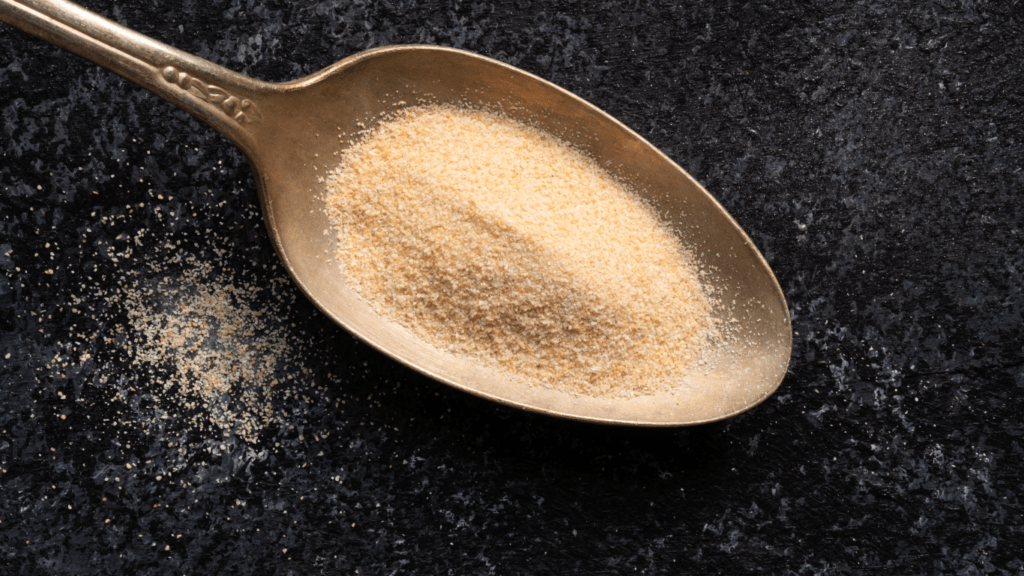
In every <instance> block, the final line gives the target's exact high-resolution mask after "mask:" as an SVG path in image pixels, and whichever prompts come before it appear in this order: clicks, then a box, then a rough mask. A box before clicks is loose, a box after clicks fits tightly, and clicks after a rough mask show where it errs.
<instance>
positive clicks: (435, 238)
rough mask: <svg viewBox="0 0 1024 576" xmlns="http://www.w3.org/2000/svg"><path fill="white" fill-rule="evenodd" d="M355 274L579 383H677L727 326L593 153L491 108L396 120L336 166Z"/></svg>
mask: <svg viewBox="0 0 1024 576" xmlns="http://www.w3.org/2000/svg"><path fill="white" fill-rule="evenodd" d="M326 203H327V213H328V215H329V217H330V219H331V221H332V223H333V224H334V226H335V227H336V229H337V233H338V236H337V237H338V241H339V243H338V246H339V250H338V256H339V260H340V263H341V267H342V272H343V273H344V275H345V276H346V279H347V281H348V282H349V284H350V285H351V286H352V287H353V289H354V290H356V292H357V293H359V294H360V295H361V296H362V297H363V298H364V299H365V300H366V301H367V302H368V303H369V304H370V305H371V306H372V307H373V308H374V309H375V310H376V311H377V313H378V314H380V315H381V316H382V317H384V318H387V319H389V320H391V321H393V322H396V323H398V324H399V325H401V326H404V327H405V328H407V329H409V330H411V331H412V332H414V333H415V334H416V335H418V336H419V337H420V338H422V339H423V340H424V341H426V342H427V343H429V344H431V345H432V346H434V347H436V348H438V349H441V350H444V351H446V352H448V353H451V354H454V355H457V356H460V357H464V358H468V359H470V360H472V361H474V362H477V363H480V364H482V365H486V366H488V367H490V368H493V369H495V370H498V371H501V372H503V373H505V374H506V375H508V376H510V377H513V378H517V379H520V380H525V381H527V382H531V383H534V384H538V385H543V386H548V387H553V388H558V389H562V390H565V391H568V392H571V393H579V394H613V395H636V394H647V393H651V392H653V391H655V390H656V389H661V388H663V387H665V386H673V385H678V384H679V383H680V381H681V378H682V377H683V376H684V375H685V374H686V373H687V372H688V371H689V370H692V369H694V368H695V367H696V366H697V365H698V364H699V363H700V362H701V358H702V355H703V354H704V353H705V352H706V351H707V350H708V349H709V348H710V347H711V346H712V345H713V344H714V342H715V341H716V339H718V338H719V337H720V336H719V332H718V330H717V327H716V325H715V322H714V321H713V319H712V315H711V313H712V302H711V300H710V298H709V296H708V294H707V293H706V292H705V290H704V289H703V288H702V286H701V284H700V282H699V277H698V274H697V272H696V271H695V269H694V267H693V266H692V264H691V259H690V257H689V255H688V254H687V252H686V251H685V250H684V249H683V248H682V247H681V246H680V244H679V242H678V240H677V239H676V238H675V236H674V235H673V234H672V233H671V232H670V231H668V230H667V229H666V228H664V227H663V226H662V225H661V224H660V222H659V220H658V218H657V216H656V214H655V213H654V211H653V210H652V209H651V208H650V207H648V206H647V205H645V204H644V203H643V202H642V201H640V200H639V199H638V197H637V196H636V195H635V194H634V193H633V192H632V191H630V190H629V189H628V188H627V187H625V186H623V185H622V184H621V183H619V182H618V181H617V180H616V179H615V178H613V177H612V176H611V175H609V174H608V173H607V172H605V171H604V170H602V169H601V168H600V167H599V166H598V165H597V163H596V162H594V161H593V160H592V159H590V158H588V157H586V156H585V155H583V154H582V153H580V152H578V151H576V150H574V149H573V148H571V147H569V146H568V145H567V144H565V143H563V142H562V141H560V140H558V139H556V138H554V137H552V136H551V135H549V134H547V133H545V132H542V131H540V130H538V129H535V128H532V127H530V126H527V125H524V124H521V123H518V122H515V121H512V120H509V119H507V118H505V117H503V116H499V115H497V114H494V113H491V112H485V111H480V110H470V109H462V108H454V107H448V106H420V107H415V108H410V109H407V110H405V111H403V112H400V113H398V114H396V115H395V116H393V117H391V118H388V119H385V120H384V121H382V122H381V123H380V124H378V125H377V126H376V128H374V129H372V130H369V131H368V132H367V133H366V134H365V136H364V138H363V139H362V140H360V141H359V142H357V143H356V144H355V145H353V146H352V147H350V148H349V149H348V150H346V152H345V153H344V154H343V155H342V156H341V163H340V165H339V166H338V167H337V169H336V170H334V171H333V172H332V173H331V174H330V177H329V179H328V190H327V195H326Z"/></svg>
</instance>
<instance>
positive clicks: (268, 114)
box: [0, 0, 792, 426]
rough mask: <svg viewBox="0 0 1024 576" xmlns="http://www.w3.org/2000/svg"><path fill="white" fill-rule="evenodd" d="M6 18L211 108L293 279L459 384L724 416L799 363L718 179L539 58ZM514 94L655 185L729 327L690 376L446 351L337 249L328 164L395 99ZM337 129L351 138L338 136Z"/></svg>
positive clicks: (697, 418)
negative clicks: (539, 375)
mask: <svg viewBox="0 0 1024 576" xmlns="http://www.w3.org/2000/svg"><path fill="white" fill-rule="evenodd" d="M0 20H2V21H4V22H7V23H9V24H12V25H14V26H16V27H18V28H21V29H22V30H24V31H26V32H28V33H30V34H34V35H36V36H38V37H40V38H43V39H45V40H47V41H49V42H52V43H54V44H56V45H58V46H61V47H63V48H65V49H68V50H70V51H72V52H74V53H76V54H78V55H80V56H83V57H85V58H87V59H89V60H91V61H93V62H95V63H97V64H99V65H101V66H103V67H105V68H107V69H109V70H111V71H113V72H116V73H117V74H120V75H121V76H124V77H125V78H127V79H128V80H130V81H132V82H135V83H137V84H139V85H140V86H142V87H144V88H146V89H147V90H149V91H151V92H153V93H154V94H156V95H158V96H160V97H161V98H164V99H165V100H168V101H169V102H171V103H173V104H175V105H177V106H179V107H181V108H182V109H184V110H186V111H188V112H189V113H191V114H193V115H194V116H196V117H197V118H199V119H200V120H202V121H204V122H206V123H207V124H209V125H210V126H212V127H213V128H214V129H216V130H217V131H219V132H220V133H221V134H223V135H225V136H226V137H228V138H229V139H230V140H231V141H232V142H234V143H235V144H237V145H238V146H239V147H240V148H241V149H242V150H243V151H244V152H245V154H246V156H247V157H248V159H249V162H250V164H251V166H252V169H253V171H254V172H255V174H256V182H257V183H258V187H259V196H260V200H261V203H262V205H263V213H264V218H265V221H266V226H267V231H268V232H269V233H270V238H271V240H272V241H273V244H274V247H275V248H276V250H277V253H278V255H279V256H280V258H281V261H282V262H283V263H284V266H285V268H286V269H287V270H288V272H289V273H290V274H291V276H292V278H293V279H294V281H295V283H296V284H298V286H299V287H300V288H301V289H302V291H303V292H304V293H305V294H306V296H308V297H309V299H310V300H312V301H313V302H314V303H315V304H316V305H317V306H318V307H319V308H320V309H321V310H322V311H323V312H324V313H325V314H327V315H328V316H329V317H330V318H331V319H333V320H334V321H335V322H337V323H338V324H340V325H341V326H343V327H345V328H347V329H348V330H350V331H351V332H352V333H353V334H355V335H357V336H358V337H360V338H362V339H363V340H364V341H366V342H368V343H369V344H371V345H373V346H374V347H376V348H377V349H379V350H380V351H382V352H384V353H385V354H388V355H390V356H391V357H393V358H395V359H396V360H398V361H400V362H403V363H405V364H406V365H408V366H410V367H412V368H414V369H416V370H419V371H420V372H422V373H424V374H427V375H429V376H432V377H433V378H435V379H437V380H440V381H442V382H444V383H446V384H449V385H451V386H454V387H455V388H458V389H460V390H464V391H466V392H470V393H472V394H476V395H478V396H482V397H484V398H488V399H490V400H494V401H496V402H500V403H502V404H507V405H510V406H515V407H518V408H523V409H525V410H531V411H535V412H541V413H545V414H550V415H553V416H560V417H565V418H572V419H577V420H586V421H593V422H604V423H611V424H624V425H638V426H681V425H690V424H700V423H704V422H711V421H714V420H720V419H722V418H727V417H729V416H732V415H735V414H738V413H740V412H743V411H745V410H748V409H750V408H751V407H753V406H755V405H757V404H758V403H760V402H761V401H763V400H764V399H765V398H767V397H768V396H769V395H771V393H772V392H774V391H775V389H776V388H778V386H779V384H780V383H781V381H782V378H783V376H784V375H785V373H786V369H787V367H788V365H789V358H790V352H791V348H792V329H791V327H790V322H789V310H788V308H787V306H786V300H785V297H784V296H783V294H782V290H781V288H780V287H779V284H778V282H777V281H776V279H775V276H774V275H773V274H772V271H771V269H770V268H769V267H768V264H767V262H765V260H764V258H763V257H762V256H761V254H760V253H759V252H758V250H757V248H756V247H755V246H754V244H753V242H752V241H751V240H750V238H749V237H747V235H746V234H744V232H743V231H742V230H741V229H740V227H739V225H738V224H737V223H736V222H735V221H734V220H733V219H732V217H731V216H729V214H728V213H727V212H726V211H725V209H724V208H722V206H721V205H719V204H718V202H717V201H715V199H714V198H713V197H712V196H711V195H710V194H708V192H707V191H706V190H705V189H704V188H703V187H702V186H701V185H700V184H698V183H697V182H696V181H695V180H694V179H693V178H692V177H691V176H690V175H689V174H687V173H686V172H685V171H683V169H682V168H680V167H679V166H677V165H676V164H675V163H674V162H672V161H671V160H669V158H668V157H666V156H665V155H664V154H662V153H661V152H660V151H658V150H657V149H656V148H655V147H654V146H652V145H651V144H650V143H648V142H647V141H646V140H644V139H643V138H641V137H640V136H638V135H637V134H636V133H634V132H633V131H631V130H630V129H629V128H626V127H625V126H624V125H622V124H621V123H619V122H618V121H616V120H615V119H614V118H612V117H610V116H608V115H607V114H605V113H604V112H602V111H601V110H599V109H597V108H596V107H594V106H592V105H591V104H588V103H587V102H585V101H584V100H582V99H580V98H578V97H577V96H575V95H573V94H571V93H569V92H567V91H565V90H563V89H561V88H559V87H557V86H555V85H553V84H551V83H549V82H546V81H544V80H542V79H540V78H538V77H536V76H533V75H531V74H529V73H527V72H524V71H522V70H519V69H516V68H514V67H512V66H509V65H507V64H503V63H501V62H497V61H495V60H491V59H489V58H485V57H482V56H478V55H475V54H472V53H469V52H465V51H461V50H455V49H450V48H440V47H435V46H392V47H385V48H377V49H374V50H367V51H365V52H361V53H359V54H356V55H354V56H351V57H349V58H346V59H344V60H342V61H340V62H338V63H336V64H334V65H332V66H329V67H327V68H325V69H323V70H321V71H320V72H317V73H316V74H313V75H311V76H308V77H306V78H302V79H300V80H295V81H292V82H286V83H283V84H271V83H266V82H261V81H259V80H253V79H252V78H248V77H246V76H243V75H241V74H237V73H235V72H232V71H230V70H227V69H225V68H222V67H220V66H217V65H216V64H213V63H211V62H207V61H205V60H202V59H200V58H197V57H195V56H192V55H189V54H186V53H184V52H181V51H180V50H176V49H174V48H172V47H170V46H167V45H165V44H161V43H160V42H157V41H155V40H152V39H150V38H147V37H145V36H143V35H141V34H138V33H136V32H133V31H131V30H129V29H127V28H125V27H123V26H120V25H118V24H116V23H114V22H111V21H109V20H106V19H104V18H102V17H100V16H98V15H96V14H93V13H91V12H89V11H87V10H85V9H83V8H80V7H78V6H75V5H73V4H71V3H69V2H65V1H63V0H0ZM424 100H427V101H431V102H437V103H446V102H459V103H466V104H470V105H481V106H488V107H495V106H500V107H501V108H502V109H503V110H504V111H505V112H506V113H507V114H508V115H510V116H512V117H515V118H518V119H522V120H527V121H529V122H532V123H534V124H535V125H538V126H540V127H542V128H544V129H546V130H548V131H550V132H552V133H553V134H556V135H558V136H560V137H562V138H564V139H566V140H568V141H571V142H572V143H574V144H575V145H576V146H577V147H579V148H580V149H582V150H583V151H585V152H587V153H589V154H590V155H592V156H593V157H594V158H596V159H597V160H598V161H600V162H601V163H602V164H603V165H605V166H607V167H608V168H609V169H610V170H612V171H613V172H614V173H615V174H616V175H617V176H619V177H620V178H622V179H623V180H625V181H627V182H628V183H630V184H631V185H632V186H633V187H634V188H635V189H637V190H640V191H642V193H643V194H644V195H645V197H646V199H647V200H648V201H649V202H650V203H651V204H652V205H653V206H654V207H655V208H656V209H657V210H658V211H659V212H660V213H661V214H662V215H663V216H664V217H665V219H666V221H667V223H668V225H670V226H671V227H672V228H673V229H674V231H675V232H676V233H677V234H678V235H679V237H680V239H681V241H682V242H683V244H684V245H685V246H687V247H688V248H689V249H690V250H691V251H692V252H693V253H694V254H695V256H696V258H697V260H698V265H699V266H700V267H701V268H702V269H703V270H704V271H705V278H704V281H705V282H706V283H707V284H708V285H709V286H710V288H711V289H712V290H713V292H714V294H715V295H716V296H717V298H718V300H719V301H720V305H719V306H718V310H717V311H716V314H717V315H718V316H719V317H720V318H721V319H722V320H723V321H724V322H725V323H726V325H727V326H728V328H729V332H730V338H729V340H728V342H727V343H726V344H725V345H723V346H721V347H720V349H718V350H717V351H716V352H715V354H714V356H713V358H711V360H710V361H709V362H708V364H707V366H706V367H705V368H706V369H705V370H703V371H699V372H700V373H699V374H696V375H694V376H692V377H690V378H689V379H688V381H687V382H685V383H684V384H682V385H680V386H679V387H678V388H677V389H674V390H666V391H663V392H659V393H655V394H652V395H648V396H639V397H633V398H616V397H600V396H597V397H586V396H573V395H571V394H568V393H564V392H560V391H557V390H549V389H546V388H543V387H540V386H531V385H526V384H523V383H519V382H516V381H513V380H510V379H507V378H505V377H502V376H500V375H499V374H497V373H495V372H492V371H490V370H488V369H485V368H482V367H480V366H478V365H475V364H473V363H471V362H468V361H466V360H463V359H459V358H456V357H453V356H451V355H448V354H444V353H442V352H440V351H438V350H436V349H434V348H432V347H430V346H428V345H426V344H425V343H423V342H421V341H420V340H418V339H417V338H416V337H414V336H413V335H412V334H411V333H410V332H409V331H406V330H404V329H402V328H400V327H398V326H396V325H393V324H391V323H389V322H386V321H384V320H383V319H381V318H380V317H379V316H378V315H377V314H376V313H374V312H373V310H371V309H370V308H369V307H368V306H367V304H365V303H364V301H363V300H362V299H360V298H359V297H358V296H357V295H356V293H355V292H353V291H352V289H351V288H349V286H348V285H347V284H346V282H345V278H344V277H343V276H342V274H341V272H340V269H339V266H338V265H337V263H336V262H334V261H333V259H332V256H333V254H334V249H333V247H332V242H333V238H334V234H333V233H327V231H328V230H329V228H330V224H329V223H328V221H327V218H326V216H325V214H324V211H323V199H322V196H323V192H324V185H323V184H322V183H321V182H320V181H319V177H321V176H323V175H325V173H326V170H328V169H330V168H332V167H333V166H332V162H333V161H334V160H335V158H336V156H335V153H336V152H338V151H339V150H341V149H344V148H345V147H346V146H347V145H348V144H349V142H351V141H352V139H353V138H355V136H356V134H357V133H358V132H359V131H360V130H361V129H362V125H361V123H363V122H372V121H373V120H374V119H375V118H379V117H380V116H381V115H382V114H384V113H387V112H390V111H394V110H396V109H398V108H401V107H402V106H406V105H412V104H415V103H417V102H421V101H424ZM339 134H340V136H341V138H340V139H339Z"/></svg>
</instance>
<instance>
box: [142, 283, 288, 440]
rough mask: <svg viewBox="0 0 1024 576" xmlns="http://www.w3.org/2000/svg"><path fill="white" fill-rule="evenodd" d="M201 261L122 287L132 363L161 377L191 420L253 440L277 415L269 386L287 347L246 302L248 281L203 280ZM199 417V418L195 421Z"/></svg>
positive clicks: (166, 393) (166, 394)
mask: <svg viewBox="0 0 1024 576" xmlns="http://www.w3.org/2000/svg"><path fill="white" fill-rule="evenodd" d="M210 273H211V270H210V266H209V265H202V266H199V267H196V268H190V269H186V270H185V271H184V273H183V274H181V275H180V276H177V275H174V276H169V277H164V278H162V279H160V280H159V281H158V282H157V284H156V285H155V286H152V287H146V286H145V285H140V286H138V287H136V288H134V289H129V290H127V291H125V298H124V304H125V307H126V310H127V314H128V322H129V325H130V327H131V329H132V338H131V339H130V340H129V341H128V342H127V346H128V347H129V350H128V351H129V353H130V356H131V362H132V364H133V365H134V366H136V367H140V368H143V369H147V370H150V371H154V372H155V373H157V374H158V375H159V377H158V379H157V380H158V381H159V380H162V390H160V394H159V396H160V397H161V398H163V399H165V401H166V400H169V401H170V402H166V403H167V404H170V405H176V406H177V407H178V408H179V409H184V410H187V411H188V412H190V413H191V414H192V416H191V418H192V420H193V422H192V423H193V425H202V426H203V427H204V428H205V427H207V426H206V424H207V423H209V424H210V425H212V426H211V427H212V429H214V430H220V431H226V432H231V433H234V434H236V435H237V436H238V437H240V438H241V439H243V440H245V441H246V442H250V443H252V442H255V441H256V440H257V439H258V438H259V434H260V432H261V431H262V430H263V428H264V427H265V426H266V425H267V424H270V423H277V424H279V423H280V416H279V414H277V413H275V411H274V406H273V402H272V400H273V396H272V394H273V390H274V388H275V387H276V386H278V385H279V384H281V383H282V380H283V379H291V376H290V375H283V374H282V373H281V369H282V368H283V367H284V366H283V364H284V359H286V358H289V357H290V356H291V354H292V350H291V347H290V346H289V345H288V343H287V341H285V339H284V338H282V337H281V336H280V335H277V334H275V333H274V332H272V331H271V330H270V329H269V328H270V327H269V326H268V324H267V322H266V320H265V319H264V316H265V312H264V311H263V310H260V309H254V308H252V307H250V305H249V302H250V301H251V300H252V299H253V296H254V294H253V289H251V288H248V287H244V286H243V287H236V286H235V285H233V284H230V283H222V282H219V281H216V280H212V281H211V280H210V279H209V276H210ZM203 420H205V422H203Z"/></svg>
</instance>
